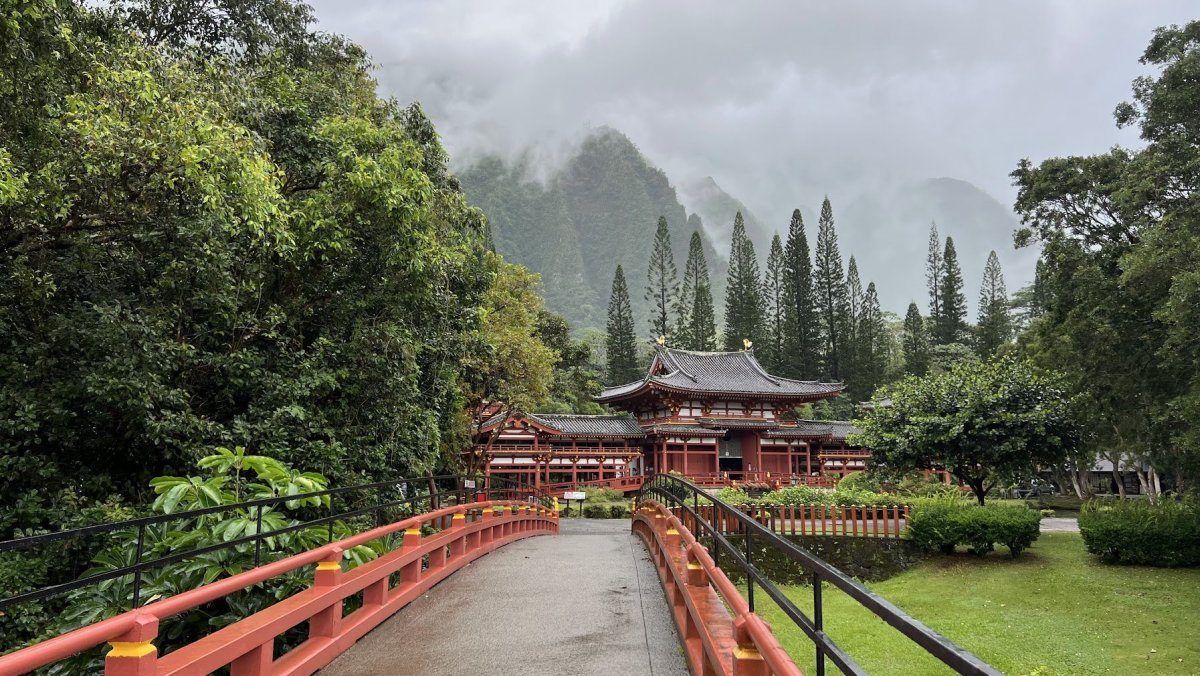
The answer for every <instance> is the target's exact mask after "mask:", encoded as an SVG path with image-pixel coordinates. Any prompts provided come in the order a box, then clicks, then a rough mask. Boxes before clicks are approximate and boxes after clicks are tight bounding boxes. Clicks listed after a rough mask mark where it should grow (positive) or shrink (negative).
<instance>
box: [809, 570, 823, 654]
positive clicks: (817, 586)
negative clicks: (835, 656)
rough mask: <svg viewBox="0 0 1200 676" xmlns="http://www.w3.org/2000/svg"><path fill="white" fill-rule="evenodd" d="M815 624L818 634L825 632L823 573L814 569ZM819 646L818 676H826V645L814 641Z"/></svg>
mask: <svg viewBox="0 0 1200 676" xmlns="http://www.w3.org/2000/svg"><path fill="white" fill-rule="evenodd" d="M812 577H813V581H812V584H813V626H814V627H815V628H816V630H817V633H818V634H823V633H824V632H825V611H824V609H823V608H822V606H821V575H820V573H818V572H817V571H815V570H814V571H813V576H812ZM814 643H815V644H816V646H817V676H825V647H824V646H822V645H821V642H820V641H814Z"/></svg>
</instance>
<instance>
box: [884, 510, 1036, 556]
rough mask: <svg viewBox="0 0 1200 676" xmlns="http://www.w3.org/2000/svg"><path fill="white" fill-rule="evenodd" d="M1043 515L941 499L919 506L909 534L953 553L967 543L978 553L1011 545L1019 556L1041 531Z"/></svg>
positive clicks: (1011, 550)
mask: <svg viewBox="0 0 1200 676" xmlns="http://www.w3.org/2000/svg"><path fill="white" fill-rule="evenodd" d="M1041 519H1042V515H1041V514H1040V513H1039V512H1036V511H1034V510H1032V509H1028V508H1026V507H1017V506H1012V505H985V506H983V507H980V506H978V505H972V504H967V503H963V502H961V501H952V500H941V501H937V502H932V503H926V504H923V505H919V506H917V507H916V508H914V509H913V511H912V514H911V515H910V516H909V519H908V530H907V533H908V537H909V538H910V539H911V540H913V541H914V542H916V543H917V544H918V545H920V546H921V547H922V548H924V549H929V550H933V549H940V550H941V551H943V552H946V553H951V552H953V551H954V548H955V546H957V545H965V546H966V547H967V548H968V550H969V551H970V552H971V553H973V554H976V555H978V556H983V555H984V554H986V553H987V552H990V551H992V550H993V549H995V546H996V545H997V544H1002V545H1004V546H1005V547H1008V551H1009V554H1011V555H1012V557H1013V558H1016V557H1017V556H1019V555H1020V554H1021V552H1022V551H1024V550H1025V549H1027V548H1028V547H1029V546H1030V545H1031V544H1033V542H1034V541H1035V540H1037V539H1038V536H1039V535H1040V534H1041V531H1040V524H1041Z"/></svg>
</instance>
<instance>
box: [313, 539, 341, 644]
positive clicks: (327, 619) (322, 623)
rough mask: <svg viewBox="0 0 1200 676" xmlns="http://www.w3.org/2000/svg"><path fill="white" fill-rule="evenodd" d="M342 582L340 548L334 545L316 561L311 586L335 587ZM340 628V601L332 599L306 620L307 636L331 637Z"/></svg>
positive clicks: (337, 632)
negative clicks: (331, 601)
mask: <svg viewBox="0 0 1200 676" xmlns="http://www.w3.org/2000/svg"><path fill="white" fill-rule="evenodd" d="M341 583H342V548H341V547H334V548H333V549H332V550H330V552H329V555H328V556H326V557H325V558H324V559H323V560H321V561H320V562H318V563H317V572H316V573H315V574H314V575H313V586H314V587H317V588H321V589H326V588H329V587H336V586H338V585H339V584H341ZM341 630H342V602H341V600H340V599H339V600H337V601H334V602H333V604H332V605H330V606H329V607H328V608H325V609H324V610H321V611H318V612H317V614H316V615H313V616H312V618H311V619H310V620H309V621H308V636H309V638H314V637H318V636H319V637H324V638H333V637H335V636H337V635H338V634H339V633H341Z"/></svg>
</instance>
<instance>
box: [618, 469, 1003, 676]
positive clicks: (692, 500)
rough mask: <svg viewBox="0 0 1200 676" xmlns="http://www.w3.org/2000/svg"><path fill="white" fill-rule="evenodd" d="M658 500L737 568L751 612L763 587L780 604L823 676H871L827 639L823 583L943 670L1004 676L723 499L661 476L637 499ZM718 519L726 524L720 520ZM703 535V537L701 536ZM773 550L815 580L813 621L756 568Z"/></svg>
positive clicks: (711, 550) (714, 553)
mask: <svg viewBox="0 0 1200 676" xmlns="http://www.w3.org/2000/svg"><path fill="white" fill-rule="evenodd" d="M650 497H653V498H656V499H658V500H659V502H661V503H662V504H664V505H665V506H667V507H668V508H670V509H672V511H675V512H676V514H677V515H678V516H679V518H680V519H681V520H684V522H685V525H688V526H689V528H691V529H692V534H693V535H694V536H695V537H696V538H697V539H701V538H707V539H708V540H709V545H708V546H709V555H710V556H712V558H713V561H714V562H717V565H722V564H721V558H722V557H724V558H727V559H729V560H730V561H731V562H732V566H734V567H735V568H737V569H738V570H740V571H741V572H742V573H743V574H745V576H746V602H747V604H748V605H749V606H750V611H751V612H754V589H755V585H756V584H757V586H758V587H759V588H760V589H761V590H762V591H763V592H764V593H765V594H766V595H767V596H768V597H770V598H771V600H773V601H774V602H775V603H776V604H778V606H779V608H780V609H781V610H782V611H783V613H784V614H785V615H787V616H788V618H789V619H791V620H792V621H793V622H794V623H795V624H796V626H798V627H799V628H800V629H801V631H803V632H804V633H805V635H806V636H808V638H809V639H810V640H811V641H812V642H813V645H814V649H815V651H816V672H817V675H818V676H824V674H825V659H826V658H828V659H829V661H831V662H833V664H834V665H836V666H837V667H838V669H840V670H841V671H842V673H844V674H856V675H857V674H866V673H867V672H866V671H865V670H864V669H863V668H862V667H861V666H859V664H858V663H857V662H855V661H854V659H853V658H852V657H850V655H848V654H847V653H846V651H845V650H843V649H842V648H841V647H840V646H838V645H837V643H836V642H834V640H833V639H832V638H831V637H830V636H829V635H828V634H826V633H825V629H824V607H823V604H822V598H821V583H822V582H823V581H827V582H829V583H830V584H832V585H833V586H834V587H837V588H838V589H840V590H841V591H843V592H845V593H846V595H847V596H849V597H850V598H852V599H854V600H855V601H856V602H858V604H859V605H861V606H862V607H864V608H866V609H867V610H869V611H870V612H871V613H872V614H874V615H875V616H876V617H878V618H880V619H882V620H883V621H885V622H887V623H888V624H890V625H892V626H893V627H895V628H896V629H897V630H899V631H900V633H901V634H903V635H904V636H906V637H908V638H909V639H910V640H912V641H913V642H914V643H915V644H917V645H918V646H919V647H921V648H922V649H924V650H925V651H926V652H927V653H929V654H930V655H932V656H933V657H935V658H937V659H938V660H940V661H941V662H942V663H943V664H945V665H946V666H948V667H950V668H951V669H954V670H955V671H956V672H958V673H960V674H978V675H988V676H999V674H1001V672H1000V671H998V670H997V669H995V668H994V667H992V666H991V665H989V664H987V663H986V662H984V661H983V660H981V659H979V658H978V657H976V656H975V655H973V654H972V653H970V652H968V651H967V650H966V649H964V648H962V647H961V646H959V645H958V644H956V643H954V642H953V641H951V640H950V639H948V638H946V637H945V636H942V635H941V634H939V633H938V632H936V631H934V630H933V629H930V628H929V627H927V626H926V625H925V624H924V623H922V622H920V621H919V620H917V619H915V618H913V617H912V616H911V615H909V614H908V613H906V612H904V611H903V610H901V609H900V608H899V607H897V606H896V605H895V604H893V603H891V602H890V601H888V600H887V599H885V598H883V597H882V596H880V595H879V594H877V593H875V592H873V591H871V590H870V589H868V588H867V587H865V586H863V585H862V584H861V583H859V582H857V581H855V580H854V579H853V578H851V577H849V576H848V575H846V574H845V573H843V572H842V571H840V570H838V569H837V568H835V567H833V566H832V565H830V564H829V563H827V562H826V561H824V560H823V559H821V558H819V557H817V556H816V555H814V554H813V553H812V552H810V551H808V550H807V549H805V548H803V547H801V546H799V545H797V544H796V543H795V542H792V541H791V540H788V539H787V538H784V537H781V536H780V535H778V534H777V533H775V532H774V531H773V530H770V529H768V528H766V527H765V526H763V525H762V524H761V523H759V522H758V520H756V519H755V518H754V517H753V515H752V514H747V513H746V512H744V511H743V510H741V509H738V508H737V507H735V506H733V505H730V504H729V503H727V502H725V501H723V500H721V499H720V498H718V497H716V496H715V495H712V494H710V493H708V492H706V491H705V490H704V489H702V488H700V487H698V486H696V485H695V484H693V483H692V482H690V481H688V480H686V479H684V478H682V477H679V476H675V475H670V474H657V475H655V476H654V477H652V478H650V479H648V480H647V481H646V483H644V484H643V485H642V487H641V489H640V490H639V491H638V493H637V501H638V502H641V501H642V500H643V499H646V498H650ZM702 500H703V501H704V504H705V505H711V506H712V511H711V512H710V515H709V516H706V515H705V514H704V511H703V510H701V509H700V504H701V501H702ZM718 513H720V514H722V515H723V517H724V518H720V519H718V518H717V515H718ZM729 523H732V524H734V527H733V528H732V529H731V532H728V533H727V532H726V531H725V530H723V529H722V524H729ZM697 531H699V532H697ZM732 531H736V534H738V535H741V536H742V537H744V538H745V542H744V543H741V544H742V545H743V546H741V547H739V546H737V545H735V544H733V543H732V542H730V540H729V538H727V537H726V535H727V534H729V535H732V534H734V532H732ZM755 545H760V546H767V547H771V548H773V549H775V550H776V551H778V552H780V553H782V554H783V555H784V556H786V557H787V558H788V559H789V560H791V561H794V562H796V563H798V564H799V565H801V566H802V567H804V569H805V570H807V571H808V572H809V573H811V575H812V587H813V616H812V617H811V618H810V617H808V615H806V614H805V613H804V611H802V610H800V608H798V607H797V606H796V604H795V603H794V602H793V601H792V600H791V599H790V598H788V597H787V596H786V595H785V594H784V593H783V592H782V591H781V590H780V589H779V588H778V587H776V586H775V584H774V583H773V582H772V581H771V580H770V579H769V578H768V577H767V576H766V575H765V574H763V572H762V570H760V569H759V568H758V567H757V566H756V565H755V564H754V554H753V552H754V546H755Z"/></svg>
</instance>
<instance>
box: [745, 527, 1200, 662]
mask: <svg viewBox="0 0 1200 676" xmlns="http://www.w3.org/2000/svg"><path fill="white" fill-rule="evenodd" d="M1000 549H1002V550H1003V548H1000ZM871 587H872V588H873V589H874V590H876V591H877V592H879V593H880V594H882V595H883V596H884V597H886V598H887V599H888V600H890V601H892V602H893V603H895V604H896V605H898V606H900V607H901V608H903V609H904V610H905V611H906V612H908V613H909V614H911V615H913V616H914V617H916V618H917V619H919V620H921V621H922V622H924V623H926V624H927V625H929V626H930V627H932V628H933V629H935V630H936V631H939V632H941V633H942V634H944V635H945V636H948V637H949V638H950V639H951V640H953V641H955V642H957V643H958V644H959V645H961V646H963V647H965V648H967V649H968V650H971V651H972V652H974V653H975V654H976V655H979V656H980V657H981V658H983V659H984V660H986V661H987V662H989V663H991V664H992V665H994V666H996V667H997V668H999V669H1000V670H1002V671H1004V672H1006V673H1009V674H1046V675H1049V674H1107V673H1112V674H1200V638H1197V636H1200V570H1197V569H1183V570H1180V569H1175V570H1168V569H1157V568H1142V567H1120V566H1106V565H1103V564H1100V563H1098V562H1097V561H1096V560H1095V559H1094V558H1093V557H1092V556H1091V555H1089V554H1088V553H1087V552H1086V551H1084V548H1083V541H1082V540H1081V539H1080V537H1079V535H1078V534H1077V533H1046V534H1043V535H1042V536H1041V538H1040V539H1039V540H1038V541H1037V543H1036V544H1035V545H1034V546H1033V547H1032V548H1031V549H1030V550H1028V551H1027V552H1025V554H1023V555H1022V557H1021V558H1020V559H1017V560H1012V559H1010V558H1008V554H1007V551H1005V552H1003V553H998V554H996V553H994V554H990V555H988V556H987V557H985V558H983V559H982V560H980V559H976V558H975V557H973V556H970V555H968V554H961V555H956V556H953V557H940V558H937V559H933V560H930V561H926V562H924V563H922V564H920V565H919V566H917V567H915V568H913V569H911V570H909V571H907V572H905V573H902V574H900V575H898V576H896V577H894V578H892V579H890V580H885V581H883V582H879V583H876V584H873V585H871ZM787 592H788V594H789V596H790V597H791V598H792V599H793V601H795V602H796V603H797V605H799V606H800V607H801V608H802V609H804V610H805V612H809V611H811V604H812V589H811V588H808V587H790V588H788V589H787ZM824 595H825V628H826V631H828V632H829V634H830V635H831V636H832V637H833V639H834V640H835V641H837V642H838V644H839V645H841V646H842V647H843V648H845V649H846V651H847V652H848V653H849V654H850V655H851V656H853V657H854V658H855V659H856V660H858V662H859V664H861V665H862V666H863V668H865V669H866V670H867V671H868V672H869V673H871V674H905V675H908V674H943V673H951V672H950V670H949V669H947V668H945V667H944V666H942V665H941V663H940V662H937V661H936V660H934V659H933V658H931V657H929V656H927V655H925V654H923V652H922V651H921V650H920V649H918V648H916V647H915V646H914V645H913V644H912V643H911V642H909V641H908V639H906V638H904V637H903V636H901V635H900V633H899V632H897V631H896V630H895V629H892V628H891V627H890V626H888V625H886V624H884V623H883V621H882V620H879V619H877V618H875V617H874V616H873V615H871V614H870V613H868V612H867V611H865V610H863V609H862V608H861V607H859V606H858V605H857V604H856V603H854V602H853V601H852V600H850V599H849V598H848V597H846V596H845V595H844V594H842V593H841V592H840V591H838V590H836V589H834V588H831V587H829V586H828V585H826V587H825V592H824ZM755 596H756V600H757V601H759V603H758V611H759V612H760V613H761V614H762V615H763V616H764V617H765V618H766V619H767V621H768V622H770V623H771V625H772V626H773V627H774V628H775V630H776V633H777V635H778V636H779V638H780V641H781V642H782V643H783V645H784V647H786V648H787V649H788V650H789V651H790V652H791V653H792V656H793V657H794V658H795V659H796V663H797V665H799V666H800V667H801V669H803V670H804V672H805V673H814V672H813V649H812V644H811V643H810V642H809V641H808V639H807V638H806V637H805V636H804V635H803V634H802V633H801V632H800V630H799V629H797V628H795V627H794V626H793V625H792V624H791V622H790V621H789V620H788V619H787V618H786V617H785V616H784V615H783V614H782V613H781V612H780V611H779V609H778V608H777V607H775V606H774V604H773V603H771V601H770V600H769V599H766V598H765V595H763V594H756V595H755ZM829 668H830V670H829V673H837V671H836V668H833V666H832V665H829Z"/></svg>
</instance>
